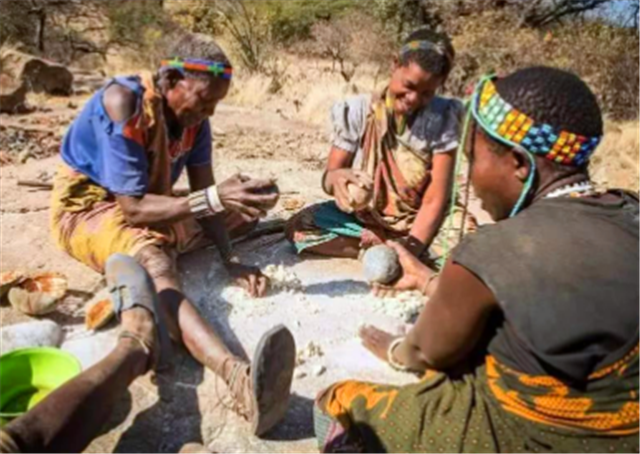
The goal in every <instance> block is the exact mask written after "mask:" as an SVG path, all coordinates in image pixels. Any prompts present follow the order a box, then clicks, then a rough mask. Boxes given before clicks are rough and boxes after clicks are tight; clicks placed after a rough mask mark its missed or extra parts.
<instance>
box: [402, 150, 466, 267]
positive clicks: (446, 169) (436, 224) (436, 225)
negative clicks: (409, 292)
mask: <svg viewBox="0 0 640 454" xmlns="http://www.w3.org/2000/svg"><path fill="white" fill-rule="evenodd" d="M454 165H455V153H438V154H436V155H434V157H433V171H432V180H431V184H430V185H429V187H428V188H427V191H426V192H425V194H424V196H423V197H422V205H421V206H420V210H419V211H418V216H417V217H416V220H415V222H414V224H413V227H412V228H411V232H410V235H411V236H412V237H414V238H415V239H416V240H418V241H419V242H420V243H421V246H422V250H424V248H426V247H429V245H430V244H431V242H432V241H433V239H434V238H435V236H436V235H437V234H438V230H439V229H440V226H441V225H442V221H443V219H444V216H445V211H446V209H447V202H448V201H449V197H450V195H451V183H452V181H453V168H454ZM422 250H421V251H414V250H411V252H412V253H414V254H415V253H417V255H419V254H420V253H422Z"/></svg>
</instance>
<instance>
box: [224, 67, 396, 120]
mask: <svg viewBox="0 0 640 454" xmlns="http://www.w3.org/2000/svg"><path fill="white" fill-rule="evenodd" d="M279 58H280V59H281V60H282V62H283V63H282V64H284V65H286V68H287V71H286V74H285V75H284V76H283V77H284V80H283V81H281V88H280V89H279V90H278V91H277V92H275V93H274V92H273V90H272V87H273V76H268V75H264V74H257V73H256V74H248V73H243V72H242V71H241V70H240V71H237V73H236V74H237V75H236V77H235V79H234V82H233V86H232V89H231V93H230V95H229V101H230V102H232V103H234V104H238V105H242V106H246V107H252V108H260V109H263V110H269V111H273V112H278V113H280V114H281V115H283V116H285V117H287V118H296V119H298V120H300V121H304V122H308V123H312V124H315V125H324V124H326V121H327V119H328V116H329V109H330V108H331V106H332V105H333V103H334V102H336V101H338V100H340V99H342V98H344V97H346V96H349V95H353V94H357V93H370V92H372V91H374V90H376V89H380V88H381V87H382V84H383V83H384V77H376V72H377V71H376V68H375V67H373V66H369V65H362V66H361V67H359V68H358V70H357V72H356V74H355V76H354V78H353V79H352V80H351V81H350V82H348V83H347V82H345V81H344V79H343V78H342V76H341V75H340V73H339V72H338V71H337V70H335V71H334V70H332V65H331V62H329V61H324V60H319V59H313V60H311V59H301V58H299V57H298V58H297V57H294V56H290V55H284V56H280V57H279Z"/></svg>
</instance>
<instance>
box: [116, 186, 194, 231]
mask: <svg viewBox="0 0 640 454" xmlns="http://www.w3.org/2000/svg"><path fill="white" fill-rule="evenodd" d="M116 200H117V201H118V204H119V205H120V208H121V209H122V212H123V213H124V217H125V219H126V221H127V223H128V224H130V225H133V226H136V227H162V226H168V225H171V224H174V223H176V222H178V221H182V220H184V219H187V218H188V217H190V216H193V215H192V214H191V210H190V208H189V199H187V198H186V197H169V196H164V195H156V194H145V195H144V196H142V197H132V196H123V195H121V196H116Z"/></svg>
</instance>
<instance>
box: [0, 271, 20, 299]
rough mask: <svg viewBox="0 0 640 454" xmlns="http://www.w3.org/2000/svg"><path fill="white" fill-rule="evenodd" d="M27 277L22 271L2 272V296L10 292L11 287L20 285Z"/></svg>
mask: <svg viewBox="0 0 640 454" xmlns="http://www.w3.org/2000/svg"><path fill="white" fill-rule="evenodd" d="M25 278H26V276H25V274H24V273H23V272H22V271H5V272H4V273H0V298H4V296H5V295H6V294H7V293H9V290H11V287H13V286H15V285H18V284H19V283H20V282H22V281H23V280H24V279H25Z"/></svg>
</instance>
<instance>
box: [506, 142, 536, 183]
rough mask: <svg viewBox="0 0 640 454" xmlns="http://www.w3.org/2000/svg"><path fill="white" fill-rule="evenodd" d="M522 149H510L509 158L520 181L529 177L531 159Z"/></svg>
mask: <svg viewBox="0 0 640 454" xmlns="http://www.w3.org/2000/svg"><path fill="white" fill-rule="evenodd" d="M525 153H526V152H525V151H523V150H518V149H517V148H513V149H511V159H512V164H513V169H514V172H515V176H516V178H518V180H520V181H523V182H524V181H526V180H527V178H528V177H529V171H530V167H531V161H530V160H529V158H528V157H527V155H526V154H525Z"/></svg>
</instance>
